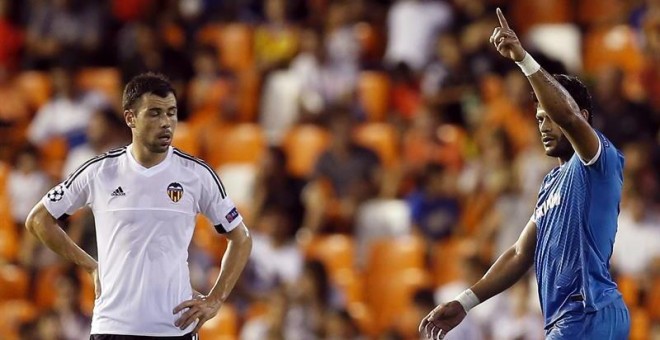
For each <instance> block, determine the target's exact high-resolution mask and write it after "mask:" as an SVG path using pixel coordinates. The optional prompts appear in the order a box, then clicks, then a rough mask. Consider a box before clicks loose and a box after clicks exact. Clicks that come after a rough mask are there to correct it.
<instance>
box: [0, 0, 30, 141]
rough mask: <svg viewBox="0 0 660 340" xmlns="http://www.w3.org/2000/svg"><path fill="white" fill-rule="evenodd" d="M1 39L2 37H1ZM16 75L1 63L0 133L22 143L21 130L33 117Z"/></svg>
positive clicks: (8, 138) (8, 139)
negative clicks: (17, 84) (17, 83)
mask: <svg viewBox="0 0 660 340" xmlns="http://www.w3.org/2000/svg"><path fill="white" fill-rule="evenodd" d="M0 1H1V0H0ZM1 29H2V28H0V30H1ZM0 34H1V33H0ZM0 39H2V38H1V37H0ZM0 41H2V40H0ZM1 48H2V47H0V49H1ZM0 53H1V52H0ZM14 75H15V74H14V72H13V71H11V70H10V69H9V68H7V67H6V66H3V65H2V64H0V103H2V105H1V106H0V129H2V130H0V133H2V134H3V135H4V136H5V138H6V140H7V141H10V140H11V141H15V142H17V143H20V142H21V141H20V140H22V139H23V138H24V136H22V133H21V132H23V130H24V127H25V126H27V124H28V123H29V120H30V119H31V117H30V116H29V113H30V111H29V105H28V101H27V98H26V96H25V95H24V93H23V92H22V91H21V89H20V88H18V87H17V86H16V82H15V81H13V80H14ZM5 128H6V131H4V129H5ZM12 130H13V131H12ZM17 130H18V131H17ZM19 131H20V132H19ZM19 139H20V140H19ZM2 144H4V143H2V142H0V145H2Z"/></svg>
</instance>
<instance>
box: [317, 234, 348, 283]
mask: <svg viewBox="0 0 660 340" xmlns="http://www.w3.org/2000/svg"><path fill="white" fill-rule="evenodd" d="M305 254H306V256H307V257H308V258H311V259H316V260H319V261H321V262H323V264H324V265H325V267H326V268H327V269H328V272H329V273H330V275H335V274H337V273H338V272H340V271H341V270H346V269H351V268H352V267H353V261H355V241H354V240H353V237H351V236H349V235H344V234H331V235H323V236H317V237H315V238H314V239H312V240H311V242H310V243H309V244H308V245H307V247H306V249H305Z"/></svg>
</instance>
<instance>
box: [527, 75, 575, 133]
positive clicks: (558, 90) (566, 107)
mask: <svg viewBox="0 0 660 340" xmlns="http://www.w3.org/2000/svg"><path fill="white" fill-rule="evenodd" d="M527 79H528V80H529V83H530V84H531V85H532V89H533V90H534V94H535V95H536V98H537V99H538V102H539V105H540V106H541V107H542V108H543V109H544V110H545V112H546V114H547V115H548V116H549V117H550V119H552V121H554V122H555V123H557V124H558V125H559V126H561V127H564V126H567V125H570V124H571V122H572V121H573V120H574V119H575V118H580V108H579V106H578V105H577V103H576V102H575V100H574V99H573V97H572V96H571V95H570V94H569V93H568V91H566V89H565V88H564V87H563V86H561V84H559V82H557V80H556V79H555V78H554V77H553V76H552V75H551V74H549V73H548V72H547V71H545V70H544V69H543V68H541V69H540V70H538V71H537V72H535V73H533V74H531V75H529V76H528V77H527Z"/></svg>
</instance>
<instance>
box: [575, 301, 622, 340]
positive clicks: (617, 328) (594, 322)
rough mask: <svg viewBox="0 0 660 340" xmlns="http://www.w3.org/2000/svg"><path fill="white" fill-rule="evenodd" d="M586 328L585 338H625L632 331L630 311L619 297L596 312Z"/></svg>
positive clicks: (606, 339)
mask: <svg viewBox="0 0 660 340" xmlns="http://www.w3.org/2000/svg"><path fill="white" fill-rule="evenodd" d="M589 321H590V322H589V325H588V327H587V328H586V329H585V331H586V333H585V337H584V338H585V339H603V340H625V339H628V334H629V333H630V313H628V308H627V307H626V305H625V304H624V303H623V300H622V299H619V300H617V301H615V302H613V303H611V304H609V305H608V306H605V307H604V308H603V309H601V310H599V311H598V312H596V313H594V315H593V317H592V318H591V319H590V320H589Z"/></svg>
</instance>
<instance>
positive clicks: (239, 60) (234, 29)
mask: <svg viewBox="0 0 660 340" xmlns="http://www.w3.org/2000/svg"><path fill="white" fill-rule="evenodd" d="M215 38H216V40H215V42H216V47H217V48H218V50H219V52H220V53H219V56H220V63H221V65H223V66H224V67H226V68H228V69H231V70H234V71H241V70H246V69H248V68H250V67H251V66H252V65H253V62H254V51H253V30H252V27H250V26H249V25H246V24H241V23H232V24H228V25H225V26H223V27H222V28H221V29H220V30H219V35H217V36H216V37H215Z"/></svg>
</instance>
